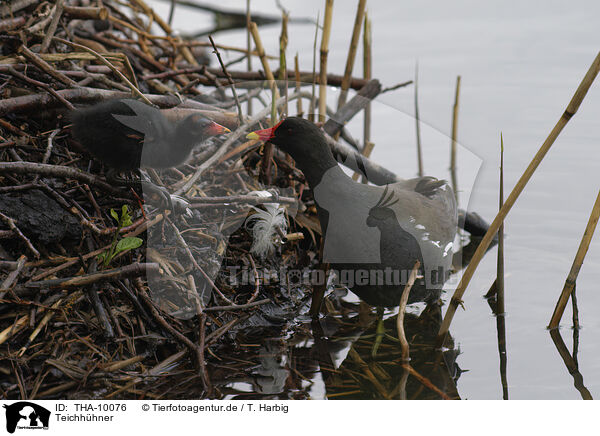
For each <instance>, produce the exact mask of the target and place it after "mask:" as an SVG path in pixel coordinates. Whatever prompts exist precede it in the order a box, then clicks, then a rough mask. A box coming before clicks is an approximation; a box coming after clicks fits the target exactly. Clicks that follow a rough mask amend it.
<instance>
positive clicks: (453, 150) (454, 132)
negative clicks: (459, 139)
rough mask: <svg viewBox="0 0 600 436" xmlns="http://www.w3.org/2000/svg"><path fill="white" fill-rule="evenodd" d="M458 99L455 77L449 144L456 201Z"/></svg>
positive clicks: (457, 84)
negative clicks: (450, 140)
mask: <svg viewBox="0 0 600 436" xmlns="http://www.w3.org/2000/svg"><path fill="white" fill-rule="evenodd" d="M459 99H460V76H456V91H455V93H454V106H453V107H452V142H451V144H450V177H451V178H452V189H453V190H454V196H455V197H456V199H457V200H458V181H457V178H456V135H457V133H458V105H459Z"/></svg>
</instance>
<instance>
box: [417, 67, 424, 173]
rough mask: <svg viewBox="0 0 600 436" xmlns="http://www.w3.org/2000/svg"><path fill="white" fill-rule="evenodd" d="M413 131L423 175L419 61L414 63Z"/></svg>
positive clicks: (419, 168) (420, 169) (419, 165)
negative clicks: (415, 136)
mask: <svg viewBox="0 0 600 436" xmlns="http://www.w3.org/2000/svg"><path fill="white" fill-rule="evenodd" d="M415 132H416V135H417V165H418V170H419V177H423V150H422V149H421V121H420V116H419V62H418V61H417V63H416V64H415Z"/></svg>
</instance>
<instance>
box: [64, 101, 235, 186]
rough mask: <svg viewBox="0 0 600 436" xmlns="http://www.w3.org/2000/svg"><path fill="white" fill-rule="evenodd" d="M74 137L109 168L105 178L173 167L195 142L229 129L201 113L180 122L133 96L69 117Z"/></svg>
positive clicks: (122, 180) (86, 109)
mask: <svg viewBox="0 0 600 436" xmlns="http://www.w3.org/2000/svg"><path fill="white" fill-rule="evenodd" d="M70 117H71V121H72V123H73V126H72V133H73V137H74V138H75V139H76V140H77V141H78V142H79V143H80V144H81V145H82V146H83V147H84V148H85V149H86V150H87V151H89V152H90V154H92V155H93V156H94V157H96V158H97V159H98V160H100V161H101V162H103V163H104V164H105V165H106V167H107V174H106V176H107V178H108V179H110V180H112V181H116V182H119V183H124V184H131V183H130V182H128V181H125V180H124V179H121V178H119V177H117V174H118V173H119V172H122V171H133V170H137V169H139V168H171V167H176V166H178V165H181V164H182V163H184V162H185V161H186V160H187V159H188V158H189V156H190V154H191V152H192V149H193V148H194V146H196V145H198V144H201V143H202V142H204V141H205V140H206V139H208V138H209V137H211V136H214V135H219V134H222V133H227V132H229V129H227V128H226V127H223V126H221V125H220V124H217V123H215V122H214V121H211V120H209V119H208V118H206V117H204V116H203V115H201V114H192V115H189V116H187V117H186V118H184V119H183V120H181V121H179V122H173V121H170V120H169V119H167V118H166V117H165V116H164V115H163V113H162V112H161V111H160V110H159V109H156V108H153V107H151V106H149V105H147V104H144V103H142V102H140V101H137V100H133V99H115V100H107V101H104V102H102V103H99V104H96V105H94V106H91V107H87V108H82V109H77V110H75V111H73V112H72V113H71V115H70Z"/></svg>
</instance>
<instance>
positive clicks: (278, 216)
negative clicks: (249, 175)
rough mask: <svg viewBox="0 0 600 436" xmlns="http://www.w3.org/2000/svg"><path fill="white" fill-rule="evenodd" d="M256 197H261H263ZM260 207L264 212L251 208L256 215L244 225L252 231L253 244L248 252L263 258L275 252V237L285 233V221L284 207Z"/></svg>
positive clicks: (272, 205) (270, 204)
mask: <svg viewBox="0 0 600 436" xmlns="http://www.w3.org/2000/svg"><path fill="white" fill-rule="evenodd" d="M259 192H261V191H259ZM262 192H265V191H262ZM255 195H256V194H255ZM258 196H260V197H262V196H263V195H258ZM262 206H263V207H264V208H265V209H264V210H263V209H260V208H258V207H255V206H251V207H252V209H254V210H255V212H256V213H254V214H252V215H251V216H249V217H248V219H247V220H246V224H245V225H246V228H247V229H248V230H251V231H252V238H253V242H252V247H251V248H250V252H251V253H252V254H254V255H256V256H258V257H261V258H264V257H265V256H267V255H270V254H272V253H273V252H275V240H276V237H277V236H278V233H279V232H281V233H283V234H285V233H286V231H287V221H286V219H285V207H283V206H281V205H280V204H279V203H265V204H263V205H262ZM278 229H279V232H278Z"/></svg>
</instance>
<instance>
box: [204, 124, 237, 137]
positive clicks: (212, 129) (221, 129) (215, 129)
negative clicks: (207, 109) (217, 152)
mask: <svg viewBox="0 0 600 436" xmlns="http://www.w3.org/2000/svg"><path fill="white" fill-rule="evenodd" d="M206 132H207V133H209V134H210V135H220V134H222V133H231V130H229V129H228V128H227V127H225V126H222V125H220V124H217V123H215V122H214V121H212V122H211V123H210V124H209V125H208V127H207V128H206Z"/></svg>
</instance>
